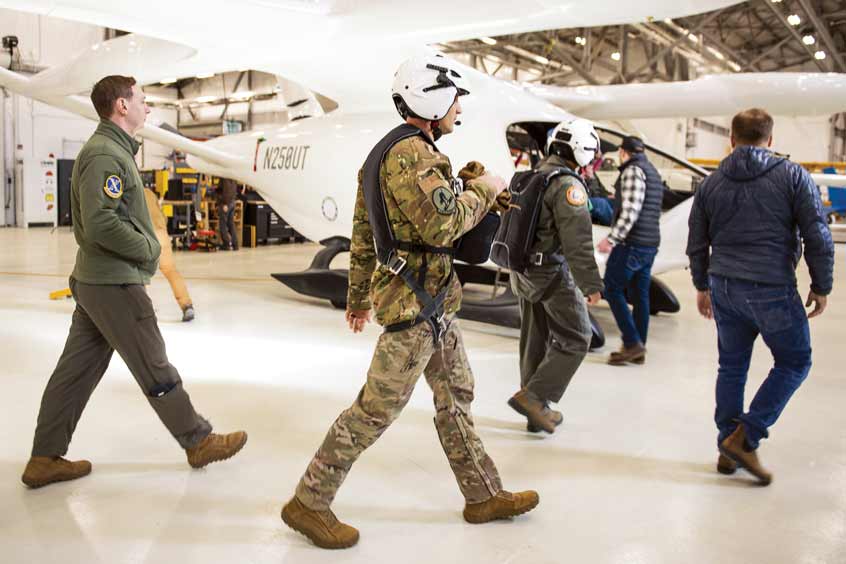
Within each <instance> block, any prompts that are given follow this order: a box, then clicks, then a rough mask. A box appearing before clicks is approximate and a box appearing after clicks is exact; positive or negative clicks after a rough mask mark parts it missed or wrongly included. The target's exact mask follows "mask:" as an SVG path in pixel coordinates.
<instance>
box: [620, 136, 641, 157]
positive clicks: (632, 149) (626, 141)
mask: <svg viewBox="0 0 846 564" xmlns="http://www.w3.org/2000/svg"><path fill="white" fill-rule="evenodd" d="M620 147H621V148H622V149H623V150H624V151H626V152H627V153H632V154H634V153H642V152H643V151H644V149H645V147H644V145H643V139H641V138H640V137H636V136H634V135H628V136H626V137H623V142H622V143H620Z"/></svg>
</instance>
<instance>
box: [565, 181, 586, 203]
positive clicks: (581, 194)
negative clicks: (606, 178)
mask: <svg viewBox="0 0 846 564" xmlns="http://www.w3.org/2000/svg"><path fill="white" fill-rule="evenodd" d="M567 203H569V204H570V205H571V206H583V205H585V203H587V195H586V194H585V191H584V189H582V187H581V186H576V185H575V184H574V185H572V186H570V187H569V188H567Z"/></svg>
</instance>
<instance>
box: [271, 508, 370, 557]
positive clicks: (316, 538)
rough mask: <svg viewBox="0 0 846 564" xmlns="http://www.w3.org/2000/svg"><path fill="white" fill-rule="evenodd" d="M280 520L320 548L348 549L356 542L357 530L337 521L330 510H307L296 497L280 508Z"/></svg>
mask: <svg viewBox="0 0 846 564" xmlns="http://www.w3.org/2000/svg"><path fill="white" fill-rule="evenodd" d="M282 520H283V521H284V522H285V524H286V525H288V526H289V527H291V528H292V529H294V530H295V531H297V532H298V533H302V534H303V535H305V536H306V537H308V538H309V539H310V540H311V542H313V543H314V544H315V545H316V546H319V547H320V548H349V547H351V546H353V545H354V544H355V543H357V542H358V530H357V529H356V528H355V527H350V526H349V525H347V524H346V523H341V522H340V521H338V518H337V517H335V514H334V513H332V510H331V509H327V510H325V511H315V510H313V509H309V508H308V507H306V506H305V505H303V504H302V503H301V502H300V500H299V499H297V497H296V496H294V497H292V498H291V501H289V502H288V503H286V504H285V507H283V508H282Z"/></svg>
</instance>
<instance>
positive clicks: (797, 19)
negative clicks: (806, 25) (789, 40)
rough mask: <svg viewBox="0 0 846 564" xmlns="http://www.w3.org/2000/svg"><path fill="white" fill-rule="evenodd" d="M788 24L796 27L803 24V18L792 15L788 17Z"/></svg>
mask: <svg viewBox="0 0 846 564" xmlns="http://www.w3.org/2000/svg"><path fill="white" fill-rule="evenodd" d="M787 23H789V24H790V25H793V26H796V25H799V24H800V23H802V18H800V17H799V16H798V15H797V14H790V15H789V16H787Z"/></svg>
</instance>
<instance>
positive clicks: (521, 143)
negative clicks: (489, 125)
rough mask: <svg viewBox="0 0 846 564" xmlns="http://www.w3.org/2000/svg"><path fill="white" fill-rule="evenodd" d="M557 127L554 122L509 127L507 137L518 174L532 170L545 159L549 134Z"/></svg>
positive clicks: (516, 124)
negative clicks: (544, 154) (544, 150)
mask: <svg viewBox="0 0 846 564" xmlns="http://www.w3.org/2000/svg"><path fill="white" fill-rule="evenodd" d="M555 126H556V124H555V123H553V122H521V123H514V124H511V125H510V126H508V128H507V129H506V130H505V137H506V139H507V141H508V148H509V150H510V151H511V156H512V158H513V161H512V162H513V163H514V168H515V169H516V170H517V171H518V172H520V171H523V170H529V169H531V168H532V167H533V166H535V165H536V164H537V163H538V161H540V160H541V159H542V158H543V149H544V148H545V146H546V136H547V133H548V132H549V130H550V129H552V128H554V127H555Z"/></svg>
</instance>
